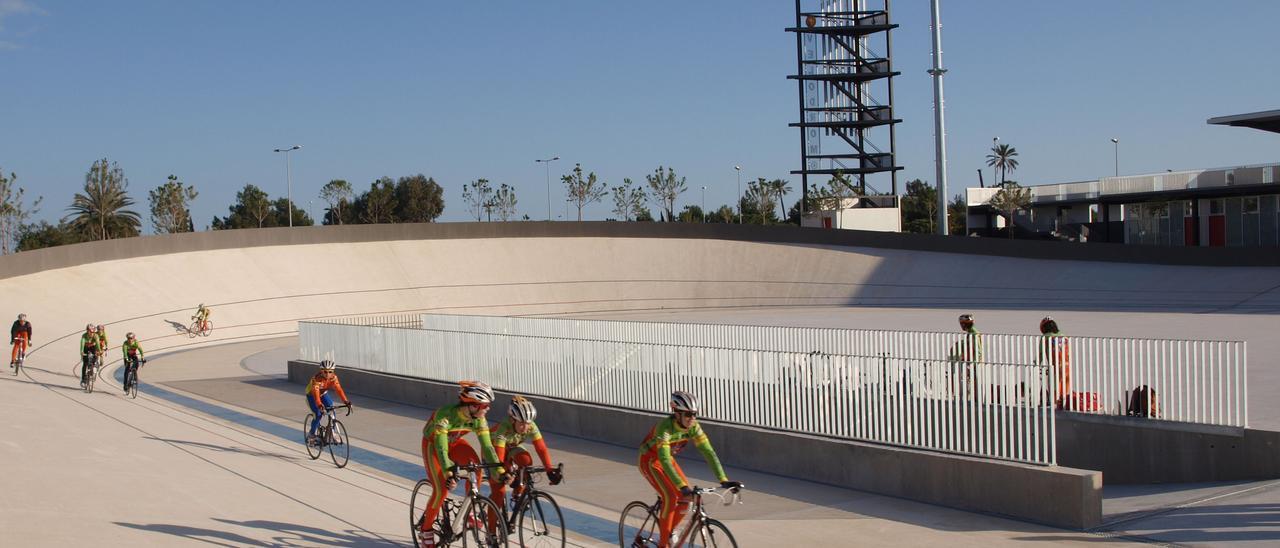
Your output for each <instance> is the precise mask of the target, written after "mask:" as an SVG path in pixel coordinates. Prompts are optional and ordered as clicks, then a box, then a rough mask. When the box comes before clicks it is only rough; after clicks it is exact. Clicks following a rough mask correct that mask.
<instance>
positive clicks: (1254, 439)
mask: <svg viewBox="0 0 1280 548" xmlns="http://www.w3.org/2000/svg"><path fill="white" fill-rule="evenodd" d="M1057 426H1058V439H1057V441H1058V462H1060V463H1062V464H1063V465H1064V466H1074V467H1078V468H1088V469H1090V470H1101V471H1102V473H1103V474H1105V475H1106V477H1107V483H1108V484H1129V483H1188V482H1209V481H1237V480H1261V479H1272V478H1280V432H1271V431H1267V430H1252V429H1248V428H1233V427H1225V426H1207V425H1197V424H1182V423H1176V422H1171V421H1162V420H1156V419H1144V418H1132V417H1113V416H1099V415H1088V414H1083V413H1058V425H1057Z"/></svg>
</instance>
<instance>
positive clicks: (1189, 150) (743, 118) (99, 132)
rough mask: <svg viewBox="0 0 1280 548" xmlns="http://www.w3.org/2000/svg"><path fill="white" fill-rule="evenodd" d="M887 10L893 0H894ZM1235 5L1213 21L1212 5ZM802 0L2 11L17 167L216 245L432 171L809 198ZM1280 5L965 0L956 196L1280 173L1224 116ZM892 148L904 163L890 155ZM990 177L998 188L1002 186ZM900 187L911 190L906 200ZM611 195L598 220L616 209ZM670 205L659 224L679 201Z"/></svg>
mask: <svg viewBox="0 0 1280 548" xmlns="http://www.w3.org/2000/svg"><path fill="white" fill-rule="evenodd" d="M875 3H878V2H875ZM1210 6H1212V7H1211V8H1210ZM892 8H893V20H894V22H895V23H897V24H898V25H900V28H899V29H897V30H895V31H894V35H893V53H894V68H895V70H898V71H901V73H902V75H901V76H900V77H898V78H896V79H895V80H894V82H895V83H894V85H895V95H896V97H895V109H896V112H897V116H898V117H900V118H902V119H903V120H904V121H903V123H902V124H900V125H899V126H898V133H897V135H898V137H897V140H898V155H899V164H900V165H902V166H904V167H905V169H904V170H903V171H902V172H901V174H900V181H906V180H910V179H915V178H920V179H924V180H926V181H928V182H930V183H932V182H933V181H934V179H935V175H934V173H935V167H934V139H933V89H932V83H931V82H930V77H929V75H928V74H926V72H925V71H926V70H928V69H929V68H930V66H931V64H932V59H931V43H930V26H929V25H930V20H929V19H930V8H929V1H928V0H896V1H894V2H893V4H892ZM794 17H795V16H794V3H793V2H790V1H786V0H703V1H698V2H688V1H686V0H649V1H646V2H603V1H599V0H595V1H590V0H565V1H557V2H552V1H545V2H528V1H507V0H492V1H487V2H423V1H413V2H410V1H390V0H388V1H381V2H359V3H356V2H328V1H309V2H302V1H292V2H286V1H248V0H224V1H213V0H187V1H172V0H156V1H141V0H119V1H112V2H102V1H84V2H79V1H55V0H0V169H3V170H4V171H5V172H6V173H9V172H13V173H16V174H17V177H18V186H21V187H25V188H26V189H27V193H28V195H39V196H43V203H42V206H41V208H40V211H39V212H38V213H37V214H36V215H35V219H38V220H48V221H51V222H56V221H57V220H58V219H60V218H62V217H63V216H65V215H66V214H67V211H66V208H67V206H69V205H70V203H71V200H72V196H73V195H74V194H75V193H76V192H78V191H80V190H81V189H82V188H83V185H84V176H85V172H87V171H88V169H89V167H90V165H91V164H92V163H93V162H94V161H95V160H97V159H100V158H108V159H110V160H111V161H114V162H117V163H118V164H119V165H120V167H121V168H123V170H124V172H125V175H126V176H127V178H128V180H129V191H130V194H131V195H132V197H133V198H134V200H135V201H136V202H137V203H136V204H135V205H134V206H133V209H134V210H135V211H137V212H139V213H140V214H142V216H143V218H144V225H146V227H147V232H150V223H149V222H146V221H145V219H146V218H147V217H148V203H147V192H148V191H149V190H151V189H153V188H155V187H157V186H159V185H161V184H163V183H164V181H165V180H166V177H167V176H168V175H170V174H174V175H177V176H178V177H179V178H180V179H181V180H182V181H184V182H186V183H188V184H190V185H194V186H195V187H196V189H197V190H198V191H199V193H200V194H199V197H198V198H197V199H196V200H195V202H194V203H193V204H192V214H193V217H194V218H195V224H196V227H197V229H204V228H205V227H207V226H208V225H209V224H210V223H211V221H212V219H213V218H214V216H225V215H227V208H228V206H230V205H231V204H232V203H233V202H234V199H235V193H236V192H237V191H238V190H240V189H241V188H243V187H244V185H245V184H246V183H252V184H254V185H257V186H259V187H260V188H262V189H263V190H265V191H267V192H268V193H269V194H270V195H271V196H272V197H273V198H275V197H282V196H285V195H286V194H287V192H288V191H287V187H288V184H287V182H286V166H285V160H284V158H283V157H282V156H283V155H281V154H276V153H273V152H272V150H273V149H275V148H281V147H288V146H292V145H295V144H300V145H303V147H304V148H303V149H302V150H299V151H297V152H294V153H292V159H291V172H292V195H293V199H294V201H295V203H296V204H297V205H298V206H299V207H302V208H305V209H308V211H310V212H311V213H312V215H313V216H316V217H318V216H319V215H320V214H321V212H322V210H323V207H324V203H323V202H322V201H321V200H320V198H319V196H318V194H319V189H320V187H321V186H323V185H324V184H325V183H326V182H328V181H330V180H332V179H345V180H347V181H349V182H351V183H352V185H353V186H354V187H355V188H356V190H357V192H360V191H363V190H367V189H368V188H369V184H370V183H371V182H372V181H374V180H375V179H377V178H378V177H382V176H391V177H401V176H406V175H412V174H417V173H422V174H425V175H427V176H430V177H433V178H434V179H435V180H436V181H437V182H439V183H440V184H441V185H442V186H443V187H444V189H445V201H446V209H445V213H444V215H443V216H442V217H441V218H440V219H439V220H441V221H463V220H467V212H466V207H465V205H464V203H463V201H462V198H461V193H462V192H461V191H462V187H463V185H464V184H465V183H467V182H469V181H471V180H474V179H477V178H485V179H488V180H490V181H492V183H493V184H494V185H495V186H496V185H497V184H501V183H506V184H509V185H511V186H513V187H514V188H515V190H516V193H517V197H518V200H519V203H518V210H519V213H520V214H522V215H523V214H527V215H529V216H530V217H531V218H533V219H545V218H546V217H547V215H548V200H547V183H546V176H547V172H546V171H545V170H544V164H539V163H535V162H534V160H535V159H539V158H550V157H552V156H557V155H558V156H560V157H561V158H562V159H561V160H560V161H558V162H555V163H552V164H551V169H550V179H551V194H552V196H551V204H550V209H551V216H552V217H553V218H564V217H566V216H567V217H569V218H575V217H576V212H575V211H572V210H570V209H569V208H568V207H567V205H566V203H565V201H564V190H563V185H562V184H561V183H560V182H559V181H558V179H559V176H561V175H563V174H565V173H567V172H568V171H569V170H571V169H572V168H573V165H574V164H575V163H581V164H582V166H583V168H584V170H586V171H594V172H595V173H597V174H598V175H599V177H600V178H601V179H603V180H604V181H605V182H606V183H608V184H609V186H614V185H618V184H621V183H622V181H623V179H624V178H631V179H633V180H635V181H637V182H643V179H644V176H645V175H646V174H649V173H652V172H653V170H654V168H656V167H657V166H659V165H664V166H670V167H673V168H674V169H675V170H676V172H677V173H678V174H679V175H681V176H684V177H686V178H687V180H686V185H687V187H688V191H687V192H686V193H685V194H684V195H682V196H681V198H680V200H679V201H678V203H677V209H679V208H680V207H682V206H683V205H684V204H700V203H702V201H703V197H702V196H703V192H704V191H703V190H702V187H704V186H705V187H706V189H705V203H706V205H707V206H708V207H709V208H715V207H717V206H719V205H720V204H730V203H733V202H734V200H735V196H736V194H737V182H736V181H737V179H736V175H737V173H736V172H735V171H734V169H733V166H735V165H740V166H741V167H742V173H741V175H742V178H743V182H744V184H745V182H746V181H748V180H752V179H755V178H757V177H764V178H768V179H773V178H784V179H789V180H791V182H792V186H793V188H794V189H795V192H794V193H793V194H792V195H790V196H788V197H787V199H786V202H787V204H788V205H789V204H790V203H792V202H794V200H795V199H796V198H797V197H798V193H799V186H800V179H799V177H798V176H793V175H790V174H789V172H790V171H791V170H793V169H797V168H798V167H799V165H800V160H799V148H800V145H799V130H797V129H795V128H791V127H788V126H787V124H789V123H792V122H795V121H797V120H798V118H799V113H798V106H797V89H796V83H795V82H794V81H791V80H787V79H786V76H787V75H789V74H793V73H795V72H796V66H795V63H796V52H795V44H796V43H795V35H794V34H791V33H788V32H785V31H784V29H785V28H786V27H788V26H790V25H791V24H792V23H793V22H794ZM1278 20H1280V2H1275V1H1273V0H1222V1H1220V2H1212V3H1208V2H1191V1H1179V0H1076V1H1072V2H1043V1H1025V0H942V45H943V60H944V66H945V67H946V68H947V69H948V72H947V73H946V76H945V79H944V81H945V86H946V87H945V97H946V109H945V112H946V123H947V154H948V159H949V169H948V179H949V189H950V190H949V192H948V193H949V194H957V193H959V192H960V190H958V189H960V188H963V187H965V186H976V182H977V181H976V177H977V173H976V171H977V170H978V169H979V168H985V156H986V154H987V153H988V152H989V149H990V147H991V144H992V141H991V140H992V138H993V137H996V136H999V137H1000V142H1002V143H1008V144H1011V145H1013V146H1014V147H1016V148H1017V150H1018V153H1019V155H1018V159H1019V160H1020V166H1019V168H1018V169H1017V170H1016V171H1015V172H1013V173H1011V174H1010V177H1009V178H1011V179H1015V180H1017V181H1019V182H1021V183H1022V184H1024V185H1035V184H1046V183H1058V182H1069V181H1079V180H1094V179H1097V178H1098V177H1102V176H1108V175H1111V174H1112V173H1113V170H1114V169H1115V167H1114V165H1113V162H1114V161H1115V157H1114V156H1113V155H1114V154H1115V153H1116V149H1115V148H1113V144H1112V143H1111V139H1112V138H1117V139H1119V141H1120V143H1119V147H1118V156H1119V171H1120V173H1121V174H1137V173H1151V172H1162V171H1165V170H1166V169H1172V170H1180V169H1197V168H1210V167H1224V166H1232V165H1245V164H1258V163H1272V162H1280V135H1274V134H1269V133H1264V132H1260V131H1256V130H1250V129H1244V128H1228V127H1220V126H1209V125H1207V124H1205V120H1206V119H1208V118H1211V117H1215V116H1223V115H1231V114H1240V113H1247V112H1256V111H1262V110H1272V109H1277V108H1280V101H1278V100H1277V93H1276V90H1277V89H1280V70H1277V69H1276V62H1275V59H1276V57H1277V54H1278V53H1280V44H1277V43H1276V41H1275V35H1276V23H1275V22H1276V21H1278ZM882 148H883V146H882ZM986 177H987V181H990V180H991V173H990V171H987V173H986ZM900 184H901V183H900ZM611 208H612V204H611V202H610V201H609V200H608V199H607V198H606V199H605V201H603V202H601V203H599V204H595V205H592V206H589V207H588V208H587V209H586V210H585V211H584V217H585V218H586V219H589V220H602V219H604V218H606V217H610V216H611V214H610V209H611ZM655 209H656V208H655Z"/></svg>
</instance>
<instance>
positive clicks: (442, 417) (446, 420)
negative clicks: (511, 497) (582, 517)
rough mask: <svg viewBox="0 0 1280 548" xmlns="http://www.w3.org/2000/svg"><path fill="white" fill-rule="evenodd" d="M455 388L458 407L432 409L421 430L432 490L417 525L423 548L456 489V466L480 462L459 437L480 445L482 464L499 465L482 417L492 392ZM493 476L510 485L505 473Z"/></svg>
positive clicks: (467, 384)
mask: <svg viewBox="0 0 1280 548" xmlns="http://www.w3.org/2000/svg"><path fill="white" fill-rule="evenodd" d="M458 384H459V385H460V386H461V387H462V388H461V389H460V390H459V391H458V403H455V404H451V405H446V406H444V407H441V408H439V409H436V410H435V412H434V413H432V414H431V418H429V419H427V424H426V425H424V426H423V427H422V463H423V465H424V466H425V467H426V469H427V479H428V480H429V481H430V482H431V485H432V486H434V487H435V488H434V489H432V491H431V498H430V499H429V500H427V509H426V513H425V514H424V515H423V519H422V522H421V523H419V524H418V525H419V529H418V540H419V542H421V544H422V545H423V546H428V547H432V546H435V544H436V539H435V535H434V534H433V533H432V532H431V524H433V523H435V521H436V515H437V514H439V513H440V507H441V506H443V505H444V499H445V497H447V496H448V494H449V491H450V490H452V489H453V488H454V487H455V486H457V485H458V477H457V476H458V465H467V464H473V463H476V462H479V461H480V459H479V457H477V456H476V450H475V449H474V448H472V447H471V445H470V444H468V443H467V442H466V441H465V440H463V439H462V437H463V436H465V435H466V434H467V432H471V433H474V434H475V435H476V439H478V440H479V441H480V450H481V452H483V453H484V458H485V461H486V462H488V463H491V464H497V463H499V462H500V461H499V460H498V453H497V452H496V451H494V449H493V444H492V443H491V441H490V439H489V422H488V421H487V420H486V419H485V416H484V415H485V412H486V411H488V410H489V406H490V405H492V404H493V388H490V387H489V385H488V384H485V383H482V382H479V381H462V382H460V383H458ZM497 473H498V483H501V484H503V485H506V484H508V483H511V475H510V474H508V473H507V471H506V470H505V469H503V468H502V467H499V468H497ZM441 487H443V489H441Z"/></svg>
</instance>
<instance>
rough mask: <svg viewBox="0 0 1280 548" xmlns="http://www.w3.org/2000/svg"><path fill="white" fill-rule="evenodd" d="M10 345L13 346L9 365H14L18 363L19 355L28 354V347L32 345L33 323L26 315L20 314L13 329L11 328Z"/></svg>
mask: <svg viewBox="0 0 1280 548" xmlns="http://www.w3.org/2000/svg"><path fill="white" fill-rule="evenodd" d="M9 344H12V345H13V354H12V355H11V356H10V357H9V365H13V364H15V363H17V362H18V354H20V353H22V352H26V351H27V347H28V345H30V344H31V322H29V321H27V315H26V314H18V319H16V320H14V321H13V327H10V328H9Z"/></svg>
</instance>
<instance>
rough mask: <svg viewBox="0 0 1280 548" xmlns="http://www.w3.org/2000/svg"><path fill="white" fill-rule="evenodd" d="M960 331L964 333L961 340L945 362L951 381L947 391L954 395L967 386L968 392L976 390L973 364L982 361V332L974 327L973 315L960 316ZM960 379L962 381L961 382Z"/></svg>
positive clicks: (952, 348)
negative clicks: (947, 365)
mask: <svg viewBox="0 0 1280 548" xmlns="http://www.w3.org/2000/svg"><path fill="white" fill-rule="evenodd" d="M960 329H961V330H962V331H964V335H963V338H961V339H960V340H959V341H957V342H956V344H955V345H954V346H952V347H951V352H949V353H948V354H947V361H948V362H949V363H950V365H951V373H950V374H951V381H950V382H949V383H948V384H949V386H948V390H949V391H950V392H951V393H952V394H953V395H954V394H955V392H956V391H957V389H960V390H965V389H964V388H960V387H961V386H962V385H964V384H967V385H969V386H968V387H967V389H968V390H970V391H972V390H974V389H976V387H975V386H974V379H973V371H972V369H973V364H975V363H978V362H981V361H982V332H981V331H978V329H977V328H976V327H974V322H973V314H961V315H960ZM961 379H964V380H963V381H962V380H961Z"/></svg>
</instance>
